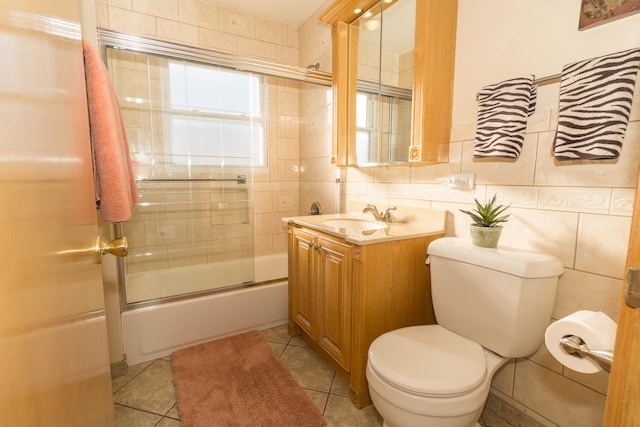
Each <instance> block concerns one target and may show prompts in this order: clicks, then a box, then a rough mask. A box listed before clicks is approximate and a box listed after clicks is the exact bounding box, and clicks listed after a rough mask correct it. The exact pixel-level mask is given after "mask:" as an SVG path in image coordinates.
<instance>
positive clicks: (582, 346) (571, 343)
mask: <svg viewBox="0 0 640 427" xmlns="http://www.w3.org/2000/svg"><path fill="white" fill-rule="evenodd" d="M560 346H561V347H562V349H563V350H564V351H566V352H567V353H569V354H570V355H571V356H575V357H578V358H580V359H583V358H585V357H588V358H589V359H591V360H593V361H594V362H596V363H597V364H598V366H600V367H601V368H602V369H603V370H604V371H606V372H611V363H612V362H613V352H612V351H609V350H591V349H590V348H589V347H588V346H587V344H586V343H585V342H584V340H583V339H582V338H580V337H578V336H576V335H566V336H564V337H563V338H562V339H561V340H560Z"/></svg>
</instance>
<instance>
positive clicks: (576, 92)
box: [554, 49, 640, 160]
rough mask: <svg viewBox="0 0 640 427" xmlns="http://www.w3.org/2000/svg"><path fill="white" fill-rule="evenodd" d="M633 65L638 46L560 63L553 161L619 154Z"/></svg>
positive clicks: (638, 59) (639, 55) (638, 64)
mask: <svg viewBox="0 0 640 427" xmlns="http://www.w3.org/2000/svg"><path fill="white" fill-rule="evenodd" d="M638 69H640V49H632V50H627V51H623V52H618V53H613V54H610V55H606V56H601V57H599V58H593V59H587V60H585V61H580V62H576V63H573V64H569V65H565V66H564V67H563V69H562V79H561V81H560V104H559V113H558V129H557V131H556V140H555V144H554V151H555V156H556V159H557V160H581V159H588V160H608V159H617V158H618V157H619V156H620V150H621V149H622V141H623V140H624V135H625V132H626V130H627V124H628V123H629V115H630V114H631V103H632V101H633V90H634V87H635V84H636V79H637V75H638Z"/></svg>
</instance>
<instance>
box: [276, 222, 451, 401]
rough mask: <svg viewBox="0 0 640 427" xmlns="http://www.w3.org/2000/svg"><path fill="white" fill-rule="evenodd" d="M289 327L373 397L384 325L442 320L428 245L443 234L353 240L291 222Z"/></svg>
mask: <svg viewBox="0 0 640 427" xmlns="http://www.w3.org/2000/svg"><path fill="white" fill-rule="evenodd" d="M288 232H289V332H290V334H291V335H293V336H296V335H302V337H303V339H304V340H305V341H306V342H307V343H308V344H309V345H310V346H311V347H312V348H313V349H314V350H315V351H317V352H318V353H319V354H320V355H321V356H322V357H323V358H324V359H325V360H326V361H327V362H328V363H329V364H330V365H331V366H332V367H333V368H334V369H335V370H336V371H337V372H338V373H339V374H340V375H341V376H343V377H344V378H345V380H346V381H347V382H348V383H349V386H350V393H349V394H350V398H351V400H352V401H353V403H354V404H355V405H356V406H357V407H358V408H361V407H363V406H365V405H367V404H369V403H370V402H371V399H370V397H369V388H368V384H367V380H366V374H365V372H366V364H367V353H368V350H369V346H370V345H371V343H372V342H373V340H374V339H375V338H377V337H378V336H380V335H382V334H383V333H385V332H388V331H391V330H394V329H398V328H401V327H405V326H412V325H420V324H432V323H435V317H434V314H433V309H432V304H431V289H430V281H429V267H428V265H425V259H426V249H427V246H428V245H429V243H430V242H431V241H433V240H434V239H436V238H439V237H442V234H439V235H433V236H427V237H416V238H408V239H403V240H393V241H388V242H382V243H371V244H362V245H358V244H354V243H350V242H347V241H345V240H344V239H342V238H339V237H336V236H333V235H329V234H326V233H323V232H321V231H317V230H314V229H311V228H307V227H303V226H299V225H297V224H294V223H289V226H288Z"/></svg>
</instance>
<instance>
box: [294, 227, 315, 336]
mask: <svg viewBox="0 0 640 427" xmlns="http://www.w3.org/2000/svg"><path fill="white" fill-rule="evenodd" d="M315 239H316V236H315V235H313V234H310V233H306V232H304V231H302V230H300V229H297V228H294V229H293V230H292V245H291V253H290V256H291V260H290V262H291V263H292V269H291V270H292V271H291V274H292V275H293V277H289V282H290V284H289V286H290V288H291V294H290V298H291V301H290V302H289V303H290V305H291V313H290V316H291V317H292V318H293V320H294V321H295V322H296V324H298V326H300V327H301V328H302V329H304V330H305V332H307V334H309V335H310V336H312V337H315V336H316V331H315V327H316V326H315V325H316V308H315V300H316V296H315V294H316V292H315V285H314V282H315V280H314V262H313V258H314V255H315V249H314V247H315Z"/></svg>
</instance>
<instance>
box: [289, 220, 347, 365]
mask: <svg viewBox="0 0 640 427" xmlns="http://www.w3.org/2000/svg"><path fill="white" fill-rule="evenodd" d="M291 239H292V246H291V251H290V259H291V266H290V267H289V268H290V271H289V277H290V278H293V282H295V283H296V286H293V287H290V290H289V298H290V307H291V316H290V317H291V318H292V319H293V320H294V321H295V322H296V323H297V324H298V325H299V326H300V328H302V329H303V330H304V331H305V332H306V333H307V334H308V335H309V336H310V337H313V339H314V340H315V342H316V343H317V344H318V345H319V346H320V347H322V349H323V351H325V352H326V353H327V354H328V355H330V356H331V358H332V359H333V360H334V361H335V362H337V363H338V364H339V365H340V366H341V367H342V368H343V369H344V370H347V371H348V370H349V368H350V364H351V358H350V352H349V350H350V347H351V346H350V341H351V247H350V245H348V244H346V243H345V242H341V241H339V240H336V239H331V238H328V237H327V236H324V235H321V234H318V233H312V232H309V231H305V230H303V229H297V228H294V229H292V230H291ZM290 283H291V279H290Z"/></svg>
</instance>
